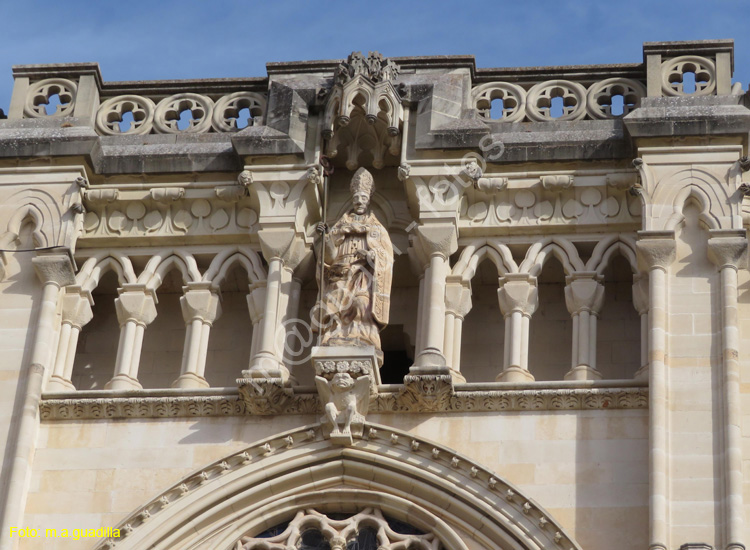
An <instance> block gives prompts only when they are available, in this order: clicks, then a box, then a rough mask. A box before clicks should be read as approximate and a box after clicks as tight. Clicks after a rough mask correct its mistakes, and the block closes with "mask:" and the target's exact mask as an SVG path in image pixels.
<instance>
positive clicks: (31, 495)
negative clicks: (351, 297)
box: [0, 40, 750, 550]
mask: <svg viewBox="0 0 750 550" xmlns="http://www.w3.org/2000/svg"><path fill="white" fill-rule="evenodd" d="M733 54H734V50H733V43H732V41H731V40H719V41H699V42H672V43H647V44H645V45H644V49H643V55H644V58H643V62H642V63H635V64H628V65H600V66H571V67H534V68H522V69H481V68H477V67H476V66H475V64H474V59H473V58H472V57H466V56H453V57H451V56H447V57H421V58H391V59H386V58H384V57H383V56H381V55H380V54H377V53H370V54H368V55H366V56H365V55H362V54H360V53H355V54H352V55H350V56H349V57H348V58H347V59H346V60H337V61H316V62H296V63H269V64H268V65H267V70H268V76H267V77H265V78H247V79H216V80H200V81H154V82H106V81H104V80H103V79H102V77H101V74H100V72H99V68H98V65H96V64H69V65H33V66H31V65H30V66H17V67H14V69H13V75H14V79H15V84H14V89H13V98H12V102H11V106H10V109H9V114H8V119H7V120H1V121H0V249H2V251H0V310H1V311H2V312H3V314H2V315H0V350H2V357H3V361H2V362H0V415H2V417H3V418H4V419H5V421H4V422H2V423H0V431H1V432H2V433H1V434H0V442H2V443H0V444H2V445H3V469H2V485H1V492H0V494H1V495H2V508H1V510H2V516H1V517H2V520H1V522H0V550H11V549H16V548H19V549H23V550H26V549H29V550H32V549H41V548H44V549H53V550H56V549H60V550H63V549H73V548H91V549H97V550H100V549H101V550H103V549H113V548H116V549H118V550H125V549H127V550H142V549H146V548H149V549H165V550H166V549H170V550H175V549H183V550H188V549H196V550H197V549H219V550H224V549H226V550H253V549H260V548H263V549H268V548H273V549H283V548H303V549H304V548H312V547H315V548H317V547H318V546H315V545H316V544H318V545H319V544H323V546H321V547H325V548H331V549H340V550H343V549H344V548H347V549H349V548H351V545H352V544H353V542H352V541H355V540H356V541H358V543H359V544H360V550H361V549H362V548H368V549H369V548H372V549H373V550H378V549H380V550H388V549H392V550H401V549H404V550H406V549H423V550H427V549H431V550H439V549H443V550H480V549H482V550H484V549H496V548H500V549H503V550H521V549H523V550H541V549H545V550H547V549H560V550H574V549H579V550H583V549H586V550H598V549H603V548H612V549H615V550H641V549H646V548H648V549H650V550H676V549H678V548H714V549H717V550H718V549H721V550H741V549H744V548H746V546H747V545H749V544H750V527H748V524H747V523H746V521H745V516H746V515H747V512H748V511H749V510H748V508H750V475H745V473H746V472H747V471H748V468H750V360H749V359H748V357H750V294H749V292H750V290H749V289H750V272H749V270H748V259H747V236H746V226H747V225H748V224H750V203H748V202H746V201H745V197H746V196H747V195H750V173H748V170H750V161H748V158H747V154H748V152H747V147H748V132H750V98H748V97H747V94H745V92H744V91H743V90H742V87H741V86H740V85H739V84H734V85H733V84H732V81H731V76H732V70H733V62H734V60H733ZM361 168H365V169H366V170H368V171H369V172H370V173H372V175H373V177H374V182H375V183H374V186H375V191H374V192H373V194H372V195H371V197H370V202H369V208H370V211H371V212H372V214H374V216H375V217H376V218H377V221H378V222H379V224H381V225H377V224H376V225H377V227H381V226H382V227H383V228H384V229H385V230H386V231H387V233H388V235H387V237H389V241H390V243H392V247H393V260H392V280H390V282H389V288H390V306H389V307H390V310H389V312H385V313H386V314H389V315H385V316H383V315H382V313H383V312H380V313H378V314H377V315H380V316H377V315H376V320H378V321H381V320H383V319H387V327H385V328H384V329H383V330H382V332H380V342H379V344H380V348H382V356H381V353H380V352H381V349H380V348H378V349H376V348H377V346H375V347H372V346H370V347H356V346H349V347H347V346H340V345H339V344H341V342H338V341H337V345H336V346H332V347H326V346H325V345H323V346H321V343H322V342H321V341H320V338H321V336H320V334H321V330H320V327H319V326H316V319H318V320H319V319H322V318H324V317H325V316H324V315H322V314H321V312H320V310H319V308H320V303H321V300H320V293H319V288H318V284H319V281H320V280H321V276H320V273H321V266H320V251H321V250H322V246H321V241H323V240H324V239H325V238H326V227H330V226H333V224H334V223H335V222H336V220H340V219H342V216H344V215H345V214H346V213H347V212H349V211H350V209H351V207H352V199H351V194H350V192H349V181H350V180H351V179H352V176H353V175H354V173H355V172H356V171H357V170H359V169H361ZM368 215H369V214H368ZM376 237H378V238H380V237H382V236H376ZM363 238H364V237H363ZM367 238H368V239H369V238H370V236H368V237H367ZM374 242H376V241H374V240H372V241H368V246H369V247H371V248H373V249H377V246H375V245H373V244H372V243H374ZM370 252H371V253H372V254H375V253H376V252H377V250H370ZM389 261H390V260H389ZM327 276H328V275H327ZM381 298H382V296H380V295H379V294H377V293H375V294H372V297H371V302H372V303H373V304H375V303H376V302H377V303H387V301H384V300H382V299H381ZM384 324H385V323H380V324H379V326H382V325H384ZM381 361H382V363H383V364H382V367H381V368H380V369H378V364H379V363H380V362H381ZM339 379H341V380H343V379H346V380H349V381H350V382H351V384H350V385H349V386H347V385H346V384H342V385H341V386H340V387H339V386H335V384H336V383H337V382H336V381H337V380H339ZM352 388H353V389H352ZM349 391H351V392H356V395H355V393H352V394H351V395H350V394H347V392H349ZM336 392H338V393H336ZM334 394H336V397H333V395H334ZM331 411H332V412H331ZM346 411H349V412H350V413H351V414H352V415H354V416H352V417H349V416H347V415H348V414H349V413H347V412H346ZM352 419H354V420H352ZM350 421H351V422H350ZM349 424H351V426H350V425H349ZM407 524H408V525H407ZM87 529H88V530H92V531H89V532H87V531H86V530H87ZM34 530H36V531H34ZM64 530H68V531H67V534H68V536H67V537H66V536H64V533H65V531H64ZM74 530H79V531H74ZM81 530H82V531H81ZM115 530H117V532H115ZM34 533H37V535H36V536H33V534H34ZM22 535H25V536H22ZM81 535H85V536H83V537H81ZM316 537H318V538H317V539H316ZM368 537H369V538H368ZM322 539H325V541H324V542H321V540H322ZM316 541H317V542H316ZM326 544H327V546H326Z"/></svg>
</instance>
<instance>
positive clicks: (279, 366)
mask: <svg viewBox="0 0 750 550" xmlns="http://www.w3.org/2000/svg"><path fill="white" fill-rule="evenodd" d="M242 378H266V379H271V378H272V379H280V380H282V381H283V383H284V385H291V384H293V383H294V382H295V381H294V378H293V377H292V375H291V374H290V372H289V369H288V368H286V366H284V364H283V363H281V362H280V361H279V360H278V359H277V358H276V357H269V356H264V355H261V356H257V357H254V358H253V360H252V361H251V362H250V368H248V369H246V370H243V371H242Z"/></svg>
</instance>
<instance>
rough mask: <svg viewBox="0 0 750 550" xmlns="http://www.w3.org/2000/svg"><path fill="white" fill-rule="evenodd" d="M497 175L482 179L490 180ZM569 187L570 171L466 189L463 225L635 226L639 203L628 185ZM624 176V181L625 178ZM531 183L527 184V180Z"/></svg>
mask: <svg viewBox="0 0 750 550" xmlns="http://www.w3.org/2000/svg"><path fill="white" fill-rule="evenodd" d="M502 179H503V178H482V179H480V180H479V181H480V183H481V182H482V181H483V180H488V182H489V181H494V180H502ZM602 180H603V181H602V184H601V185H581V186H578V185H573V182H574V180H573V176H572V175H560V176H554V175H550V176H542V177H541V178H540V179H539V180H537V181H538V182H539V183H538V184H532V185H528V184H526V183H524V184H523V185H518V184H515V185H514V182H513V181H512V180H511V182H510V184H508V183H504V184H500V185H495V186H490V185H484V186H482V185H479V186H477V187H476V188H466V190H465V192H464V195H463V197H462V198H461V202H460V204H459V214H460V218H459V225H461V226H463V227H487V226H490V227H492V226H499V227H503V226H506V227H511V226H514V227H515V226H534V225H545V226H548V225H561V226H567V225H577V226H579V225H612V224H627V225H638V224H640V217H641V201H640V199H639V198H638V197H636V196H633V195H632V194H631V193H629V192H628V189H629V188H630V187H632V184H629V185H627V186H624V185H621V181H620V180H624V179H623V178H617V177H616V178H613V179H612V181H614V182H616V184H610V185H607V184H606V181H605V180H604V178H602ZM629 181H630V180H628V182H629ZM529 183H531V182H529Z"/></svg>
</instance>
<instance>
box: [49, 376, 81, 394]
mask: <svg viewBox="0 0 750 550" xmlns="http://www.w3.org/2000/svg"><path fill="white" fill-rule="evenodd" d="M44 391H45V392H57V391H76V387H75V386H74V385H73V383H72V382H71V381H70V380H65V379H64V378H62V377H60V376H56V375H54V374H53V375H52V376H51V377H50V379H49V382H47V387H46V388H45V390H44Z"/></svg>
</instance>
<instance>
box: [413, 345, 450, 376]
mask: <svg viewBox="0 0 750 550" xmlns="http://www.w3.org/2000/svg"><path fill="white" fill-rule="evenodd" d="M451 371H452V369H451V368H450V367H448V363H447V361H446V360H445V356H444V355H443V354H442V353H440V352H439V351H438V350H436V349H426V350H424V351H422V352H421V353H420V354H419V355H417V357H416V359H414V364H413V365H412V366H411V367H409V374H412V375H421V374H450V375H451V376H452V372H451Z"/></svg>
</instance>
